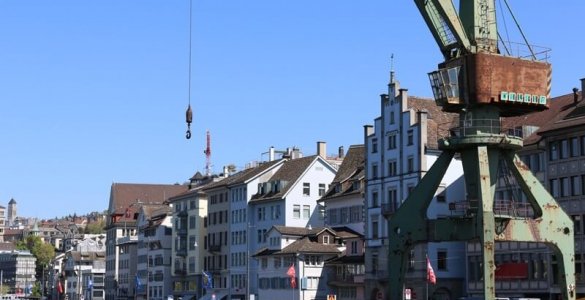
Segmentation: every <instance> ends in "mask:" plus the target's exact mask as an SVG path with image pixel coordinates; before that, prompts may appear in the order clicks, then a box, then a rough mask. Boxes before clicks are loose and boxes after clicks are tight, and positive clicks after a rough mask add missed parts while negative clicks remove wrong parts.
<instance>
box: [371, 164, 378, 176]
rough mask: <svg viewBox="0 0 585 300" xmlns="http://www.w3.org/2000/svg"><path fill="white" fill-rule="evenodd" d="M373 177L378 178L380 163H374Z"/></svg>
mask: <svg viewBox="0 0 585 300" xmlns="http://www.w3.org/2000/svg"><path fill="white" fill-rule="evenodd" d="M372 178H378V165H377V164H372Z"/></svg>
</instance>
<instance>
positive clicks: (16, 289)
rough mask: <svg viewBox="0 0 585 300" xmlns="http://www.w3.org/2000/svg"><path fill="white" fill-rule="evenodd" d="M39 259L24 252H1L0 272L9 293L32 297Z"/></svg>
mask: <svg viewBox="0 0 585 300" xmlns="http://www.w3.org/2000/svg"><path fill="white" fill-rule="evenodd" d="M36 261H37V259H36V258H35V257H34V256H33V255H32V254H31V253H30V252H29V251H24V250H13V251H0V270H2V277H3V280H4V282H3V284H4V286H7V287H8V288H9V293H11V294H19V295H30V294H31V292H32V287H33V286H34V284H35V282H36V276H35V267H36Z"/></svg>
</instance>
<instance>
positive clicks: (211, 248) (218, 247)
mask: <svg viewBox="0 0 585 300" xmlns="http://www.w3.org/2000/svg"><path fill="white" fill-rule="evenodd" d="M208 249H209V252H221V245H220V244H217V245H209V247H208Z"/></svg>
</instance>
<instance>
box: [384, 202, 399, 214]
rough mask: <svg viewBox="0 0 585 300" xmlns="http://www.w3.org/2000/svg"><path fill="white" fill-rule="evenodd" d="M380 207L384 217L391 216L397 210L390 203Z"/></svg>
mask: <svg viewBox="0 0 585 300" xmlns="http://www.w3.org/2000/svg"><path fill="white" fill-rule="evenodd" d="M381 207H382V215H383V216H384V217H390V216H392V215H393V214H394V213H395V212H396V210H397V208H396V206H395V205H394V204H391V203H382V205H381Z"/></svg>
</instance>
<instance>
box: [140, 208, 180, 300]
mask: <svg viewBox="0 0 585 300" xmlns="http://www.w3.org/2000/svg"><path fill="white" fill-rule="evenodd" d="M137 224H138V246H137V249H136V251H137V266H136V278H135V282H134V283H135V285H137V293H136V298H135V299H145V300H162V299H167V297H168V296H171V295H172V294H173V287H174V286H173V280H172V277H171V275H172V274H171V255H172V248H171V245H172V237H173V236H172V230H173V222H172V213H171V207H169V205H167V204H144V205H142V207H141V208H140V210H139V213H138V218H137Z"/></svg>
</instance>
